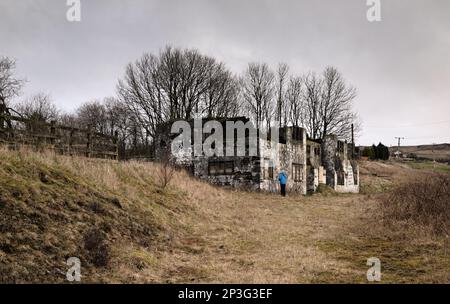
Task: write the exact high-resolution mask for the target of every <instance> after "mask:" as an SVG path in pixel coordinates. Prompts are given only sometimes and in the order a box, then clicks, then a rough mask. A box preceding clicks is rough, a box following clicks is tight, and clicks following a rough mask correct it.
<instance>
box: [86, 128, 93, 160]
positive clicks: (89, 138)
mask: <svg viewBox="0 0 450 304" xmlns="http://www.w3.org/2000/svg"><path fill="white" fill-rule="evenodd" d="M91 148H92V133H91V128H89V130H88V132H87V145H86V157H91Z"/></svg>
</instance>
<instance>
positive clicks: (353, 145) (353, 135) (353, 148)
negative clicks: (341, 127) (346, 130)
mask: <svg viewBox="0 0 450 304" xmlns="http://www.w3.org/2000/svg"><path fill="white" fill-rule="evenodd" d="M354 158H355V133H354V128H353V124H352V159H354Z"/></svg>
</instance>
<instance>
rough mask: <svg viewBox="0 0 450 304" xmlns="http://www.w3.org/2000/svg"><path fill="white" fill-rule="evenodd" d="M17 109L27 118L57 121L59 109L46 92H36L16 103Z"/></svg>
mask: <svg viewBox="0 0 450 304" xmlns="http://www.w3.org/2000/svg"><path fill="white" fill-rule="evenodd" d="M16 109H17V111H18V112H19V113H20V114H21V115H22V116H24V117H25V118H27V119H30V120H33V121H43V122H50V121H52V120H54V121H56V120H57V119H58V117H59V111H58V108H57V107H56V105H55V104H54V103H53V102H52V100H51V98H50V95H48V94H45V93H38V94H35V95H33V96H31V97H29V98H27V99H25V100H23V101H21V102H19V103H17V104H16Z"/></svg>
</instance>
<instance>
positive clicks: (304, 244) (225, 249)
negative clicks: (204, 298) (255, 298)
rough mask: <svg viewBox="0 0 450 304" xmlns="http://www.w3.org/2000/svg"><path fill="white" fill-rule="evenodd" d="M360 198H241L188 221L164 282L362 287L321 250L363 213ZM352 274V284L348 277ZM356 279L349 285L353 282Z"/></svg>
mask: <svg viewBox="0 0 450 304" xmlns="http://www.w3.org/2000/svg"><path fill="white" fill-rule="evenodd" d="M363 201H364V196H362V195H342V196H341V195H340V196H332V197H323V196H314V197H310V196H307V197H302V196H295V197H287V198H284V199H281V198H280V197H278V196H276V195H267V194H255V193H253V194H251V193H238V194H235V195H233V196H232V199H231V200H229V201H222V202H221V203H220V204H219V205H216V207H217V209H216V210H215V211H216V212H217V213H216V214H215V216H213V217H212V218H210V219H209V221H205V220H204V219H202V220H199V221H197V222H192V223H190V225H192V231H193V235H192V239H190V240H188V241H184V242H183V244H182V246H181V248H182V250H175V251H174V252H173V254H171V255H169V256H166V257H165V258H164V264H166V265H171V266H169V267H170V269H171V270H170V271H169V272H168V273H169V276H168V277H167V280H168V281H171V282H211V283H244V282H245V283H301V282H321V281H339V280H345V281H348V280H349V279H350V280H352V281H359V280H361V279H362V278H364V273H365V271H366V270H367V267H366V266H365V265H364V264H362V265H361V266H362V267H361V268H362V269H361V272H354V271H351V270H349V267H348V265H347V264H346V263H345V262H344V261H338V260H336V259H334V258H332V257H331V256H330V255H329V254H327V253H326V251H324V250H322V249H321V245H322V242H325V243H326V242H327V241H329V240H331V239H333V238H334V237H335V236H336V235H339V234H340V233H344V230H345V227H346V226H347V225H348V223H351V222H352V221H354V220H355V219H356V218H357V217H358V216H360V214H359V212H362V208H359V207H358V206H359V205H361V202H363ZM349 276H350V278H349ZM352 276H354V277H355V278H354V279H352V278H351V277H352Z"/></svg>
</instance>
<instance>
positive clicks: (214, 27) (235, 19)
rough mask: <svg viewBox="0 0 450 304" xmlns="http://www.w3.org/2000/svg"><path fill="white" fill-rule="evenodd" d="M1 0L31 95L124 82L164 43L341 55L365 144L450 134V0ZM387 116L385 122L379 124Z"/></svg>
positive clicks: (59, 97) (238, 67) (253, 53)
mask: <svg viewBox="0 0 450 304" xmlns="http://www.w3.org/2000/svg"><path fill="white" fill-rule="evenodd" d="M381 8H382V10H381V17H382V21H381V22H372V23H370V22H368V21H367V18H366V12H367V9H368V6H367V5H366V0H341V1H336V0H327V1H325V0H292V1H290V0H289V1H288V0H270V1H269V0H265V1H264V0H198V1H197V0H195V1H194V0H178V1H170V0H164V1H155V0H150V1H149V0H132V1H124V0H81V22H72V23H71V22H68V21H67V19H66V12H67V10H68V9H69V7H68V6H67V5H66V0H0V56H2V55H3V56H8V57H12V58H15V59H16V60H17V74H18V75H19V76H21V77H25V78H26V79H27V80H28V82H27V84H26V87H25V89H24V92H23V96H27V95H30V94H33V93H36V92H39V91H44V92H47V93H50V94H51V96H52V98H53V100H54V102H55V103H56V104H57V105H58V106H59V107H60V108H62V109H64V110H66V111H71V110H73V109H75V108H76V107H77V106H78V105H80V104H81V103H83V102H85V101H88V100H92V99H96V98H103V97H106V96H111V95H114V94H115V86H116V84H117V80H118V78H120V77H121V76H122V75H123V73H124V68H125V66H126V64H127V63H128V62H130V61H134V60H136V59H138V58H139V57H140V56H141V55H142V54H143V53H144V52H152V53H158V52H159V50H160V49H161V48H163V47H164V46H165V45H167V44H170V45H172V46H179V47H183V48H184V47H189V48H197V49H199V50H200V51H201V52H202V53H205V54H207V55H211V56H214V57H216V58H217V59H219V60H221V61H223V62H224V63H225V64H226V65H227V66H228V67H229V68H230V69H231V70H232V71H233V72H235V73H241V72H242V71H243V70H244V69H245V67H246V65H247V64H248V62H252V61H257V62H267V63H268V64H270V65H272V66H273V67H276V65H277V63H278V62H286V63H287V64H289V66H290V68H291V73H293V74H296V73H298V74H299V73H304V72H308V71H316V72H321V71H322V70H323V69H324V67H325V66H327V65H333V66H336V67H337V68H338V69H339V70H340V71H341V72H342V73H343V75H344V77H345V78H346V80H347V81H348V82H349V83H351V84H353V85H354V86H355V87H356V88H357V90H358V97H357V99H356V100H355V109H356V111H357V112H358V113H359V114H360V117H361V120H362V122H363V131H362V134H361V136H360V137H359V139H358V140H359V144H372V143H378V142H379V141H382V142H383V143H385V144H387V145H392V144H396V141H395V139H394V137H395V136H402V137H406V139H405V141H404V144H411V145H415V144H422V143H423V144H425V143H440V142H450V132H449V131H450V115H449V113H450V1H449V0H381ZM380 125H382V126H380Z"/></svg>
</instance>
